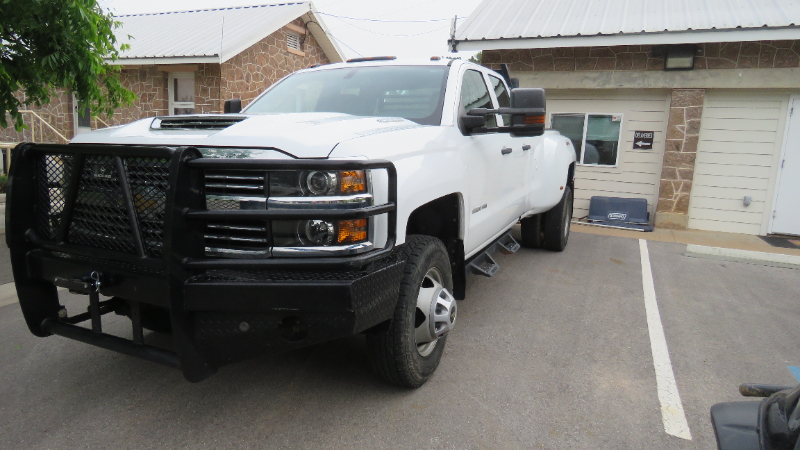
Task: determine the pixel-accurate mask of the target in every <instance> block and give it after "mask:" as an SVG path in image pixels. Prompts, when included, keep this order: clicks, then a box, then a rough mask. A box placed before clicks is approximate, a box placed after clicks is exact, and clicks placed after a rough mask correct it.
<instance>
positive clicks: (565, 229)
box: [543, 186, 572, 252]
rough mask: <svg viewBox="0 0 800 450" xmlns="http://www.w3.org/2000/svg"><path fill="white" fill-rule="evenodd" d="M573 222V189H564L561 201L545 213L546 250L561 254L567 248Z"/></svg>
mask: <svg viewBox="0 0 800 450" xmlns="http://www.w3.org/2000/svg"><path fill="white" fill-rule="evenodd" d="M571 221H572V189H571V188H570V187H569V186H565V187H564V195H563V196H562V197H561V201H560V202H558V204H557V205H556V206H554V207H553V209H551V210H550V211H547V212H546V213H544V219H543V222H544V248H546V249H548V250H553V251H555V252H560V251H562V250H564V248H566V246H567V241H568V240H569V228H570V222H571Z"/></svg>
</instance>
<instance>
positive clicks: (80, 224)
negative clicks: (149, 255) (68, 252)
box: [68, 155, 135, 253]
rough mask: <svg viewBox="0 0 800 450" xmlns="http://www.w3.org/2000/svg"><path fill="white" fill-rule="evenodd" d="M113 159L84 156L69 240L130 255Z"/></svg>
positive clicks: (131, 244) (129, 238)
mask: <svg viewBox="0 0 800 450" xmlns="http://www.w3.org/2000/svg"><path fill="white" fill-rule="evenodd" d="M119 176H120V174H119V173H118V171H117V167H116V164H115V158H114V157H113V156H98V155H91V156H87V157H86V159H85V160H84V163H83V170H81V178H80V181H79V182H78V194H77V197H76V198H75V206H74V207H73V208H74V209H73V212H72V223H71V224H70V228H69V237H68V239H69V241H70V242H72V243H74V244H81V245H87V246H89V247H98V248H104V249H108V250H117V251H122V252H126V253H134V248H135V246H134V242H133V234H132V230H131V226H130V224H129V223H128V215H127V211H126V210H125V200H124V198H123V196H122V189H121V188H120V184H119Z"/></svg>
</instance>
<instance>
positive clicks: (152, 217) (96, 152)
mask: <svg viewBox="0 0 800 450" xmlns="http://www.w3.org/2000/svg"><path fill="white" fill-rule="evenodd" d="M48 154H49V155H59V156H57V159H58V161H57V164H58V165H59V167H57V170H59V172H58V175H57V176H56V178H58V177H62V178H63V179H65V180H66V178H65V177H67V176H69V177H71V178H70V180H72V181H73V182H72V183H69V182H68V181H64V182H63V183H61V184H60V185H59V186H58V187H57V188H56V190H55V191H53V190H52V187H51V186H49V183H50V180H51V178H48V177H47V176H44V179H45V180H47V181H46V183H45V186H44V188H42V187H41V186H39V183H40V182H41V180H42V178H43V175H42V173H41V172H40V171H41V168H42V163H41V160H42V159H43V158H44V157H43V155H48ZM11 158H12V159H11V160H12V164H11V171H10V174H9V180H8V184H7V190H8V191H7V192H8V194H7V195H8V197H7V205H6V206H7V208H6V242H7V244H8V247H9V251H10V256H11V264H12V270H13V273H14V282H15V284H16V289H17V295H18V297H19V302H20V307H21V309H22V312H23V315H24V316H25V321H26V323H27V325H28V328H29V329H30V330H31V332H32V333H33V334H35V335H37V336H40V337H44V336H49V335H51V334H59V335H62V336H66V337H69V338H72V339H76V340H79V341H83V342H86V343H90V344H93V345H97V346H100V347H104V348H108V349H112V350H116V351H120V352H123V353H127V354H130V355H134V356H138V357H141V358H144V359H148V360H151V361H155V362H158V363H161V364H165V365H168V366H171V367H180V369H181V370H182V371H183V373H184V376H185V377H186V378H187V379H189V380H190V381H199V380H202V379H204V378H206V377H208V376H210V375H211V374H212V373H214V372H215V371H216V365H215V363H214V362H213V361H210V360H209V359H208V356H207V355H205V354H203V353H201V350H200V349H198V347H197V344H196V342H195V341H194V339H195V338H194V337H193V331H194V327H195V326H196V321H195V322H193V317H192V312H191V311H188V310H187V308H186V306H187V298H188V297H187V293H186V286H187V283H189V280H190V279H192V278H193V277H197V276H202V275H203V274H205V273H206V271H209V270H210V271H213V270H214V269H249V270H251V271H252V270H254V269H255V270H257V271H262V270H270V269H273V270H274V269H295V270H297V269H299V270H303V269H333V270H336V271H340V270H339V269H341V270H343V271H346V270H347V269H350V270H354V269H358V268H361V267H365V266H366V267H367V268H369V267H371V266H367V265H368V264H370V263H373V262H376V261H378V260H380V259H382V258H384V257H387V256H388V255H389V254H390V253H391V252H392V251H393V248H394V245H395V242H396V231H395V230H396V224H397V174H396V170H395V167H394V165H393V164H392V163H391V162H389V161H358V160H355V161H345V160H226V159H211V158H208V159H206V158H203V157H202V155H201V153H200V152H199V151H198V150H197V149H196V148H194V147H150V146H134V145H84V144H71V145H56V144H52V145H51V144H20V145H18V146H17V147H16V148H14V149H13V150H12V152H11ZM126 158H127V159H126ZM147 158H152V159H153V160H158V161H159V163H160V164H163V168H166V166H167V165H168V168H169V169H168V171H166V170H162V172H161V175H160V176H161V177H162V178H160V179H158V180H157V181H155V183H163V180H164V176H165V174H166V173H168V183H167V186H166V189H165V191H162V192H161V193H160V194H158V195H155V194H154V195H153V196H151V197H147V196H146V195H145V193H142V192H139V193H138V194H133V193H132V192H134V191H133V190H132V189H135V184H136V183H137V182H141V180H137V179H134V180H133V184H131V183H132V179H129V176H128V175H129V174H130V173H132V172H131V171H130V170H129V166H126V165H125V164H129V165H130V164H134V165H135V164H139V165H138V166H136V167H134V170H139V171H140V172H138V175H137V176H140V177H144V176H149V173H148V172H147V170H148V168H147V167H146V166H145V165H142V164H141V162H142V161H143V160H146V159H147ZM67 159H69V162H68V163H66V162H65V161H66V160H67ZM86 161H94V162H93V163H91V164H96V165H98V169H95V168H94V167H91V168H90V169H87V170H90V171H91V172H86V173H84V172H82V171H83V170H84V169H85V166H86ZM131 161H132V162H131ZM148 161H149V160H148ZM50 162H52V160H50ZM47 167H50V168H52V167H51V166H46V168H47ZM103 167H105V169H103ZM308 168H317V169H320V168H321V169H323V170H325V169H328V170H348V169H349V170H366V169H385V170H386V171H387V174H388V183H389V185H388V188H389V189H388V202H387V203H386V204H383V205H378V206H371V207H366V208H360V209H356V210H343V211H337V212H332V211H330V210H325V211H324V212H323V211H318V210H303V211H302V212H291V213H287V212H285V211H268V210H267V211H260V212H258V213H255V214H253V213H246V214H243V213H242V212H241V211H235V210H231V211H227V212H226V211H213V212H208V211H206V210H205V209H204V208H205V195H204V179H203V177H204V176H203V172H204V170H205V169H255V170H276V169H283V170H291V169H298V170H302V169H308ZM104 171H105V172H104ZM108 172H111V175H109V174H108ZM82 174H83V175H82ZM87 174H89V175H88V177H89V178H91V179H92V180H91V181H90V182H84V181H83V179H82V178H81V176H87ZM115 174H116V175H115ZM115 176H116V178H115ZM148 182H149V183H151V184H150V185H148V186H152V183H154V182H153V181H152V179H151V178H148ZM87 183H88V184H87ZM92 183H95V184H93V185H92V186H101V187H102V189H106V191H107V192H101V194H98V193H97V192H96V191H98V189H94V190H92V192H90V194H89V196H88V197H87V194H86V193H85V191H87V189H86V186H88V185H90V184H92ZM140 184H142V183H140ZM144 184H147V183H144ZM84 185H85V186H84ZM81 186H83V189H84V194H83V197H82V199H81V201H80V202H78V203H81V202H82V203H81V205H80V206H81V207H83V208H84V211H83V212H81V213H80V214H83V216H81V217H80V219H81V220H82V222H81V223H80V225H79V226H80V227H83V228H82V229H81V230H80V231H81V233H82V234H79V235H74V236H77V239H75V240H77V241H79V242H80V243H76V242H72V240H73V239H72V236H73V234H72V231H73V230H72V228H75V227H72V228H71V224H72V223H73V218H74V217H75V214H76V212H75V211H76V201H77V200H76V199H77V198H78V197H79V191H80V190H81ZM59 189H60V190H59ZM102 189H99V190H102ZM148 189H149V187H148ZM108 192H111V194H113V195H111V194H108ZM107 194H108V195H107ZM109 195H110V196H109ZM54 199H55V201H57V202H58V205H57V207H56V208H53V207H52V205H53V202H54ZM44 202H47V208H48V209H47V215H44V216H43V215H42V214H43V213H42V210H41V208H43V207H44V206H43V205H42V203H44ZM140 202H156V203H157V204H158V205H159V206H158V210H157V211H158V214H155V213H153V211H152V208H148V207H147V206H142V203H140ZM148 204H151V203H148ZM162 204H163V209H162V206H161V205H162ZM93 208H94V210H93ZM137 208H138V209H137ZM98 211H99V212H98ZM108 211H112V212H111V213H110V214H112V216H113V217H112V218H113V219H114V221H112V222H113V223H115V225H114V227H116V228H124V232H123V231H118V230H115V229H112V228H114V227H109V226H105V225H104V224H103V223H101V218H99V217H100V216H99V214H100V212H102V213H108ZM92 214H95V216H92ZM378 214H387V215H388V232H387V240H386V245H385V246H384V247H383V248H381V249H377V250H372V251H370V252H367V253H363V254H360V255H355V256H342V257H322V258H314V257H308V258H268V259H263V260H252V259H249V260H247V259H229V258H224V259H223V258H219V259H212V258H207V257H206V255H205V245H204V244H205V243H204V231H205V222H206V221H207V220H209V219H211V220H214V219H219V218H223V219H228V218H230V219H236V220H239V221H241V220H244V221H246V220H254V221H259V220H260V221H263V220H269V219H275V218H288V217H291V218H298V219H302V218H308V219H313V218H317V217H324V218H327V219H342V220H347V219H352V218H359V217H364V218H366V217H371V216H374V215H378ZM56 216H57V217H56ZM156 216H157V217H156ZM42 217H45V218H47V220H45V221H43V219H42ZM53 217H56V218H55V219H54V218H53ZM126 222H127V223H126ZM162 223H163V225H162ZM87 224H89V225H87ZM158 227H161V230H160V233H161V234H160V235H159V234H158V232H159V230H157V229H156V228H158ZM37 230H38V231H37ZM159 238H160V239H162V240H161V242H157V241H158V239H159ZM98 239H101V240H99V241H98ZM102 239H106V241H105V242H106V243H108V242H111V241H113V240H114V239H117V241H114V242H116V243H119V242H121V240H128V242H129V243H132V244H133V245H126V246H122V247H119V246H117V247H115V246H113V245H107V247H109V248H98V247H97V246H96V245H97V243H98V242H103V241H102ZM109 240H110V241H109ZM92 245H95V246H92ZM45 259H48V260H49V261H51V262H52V264H56V265H59V264H60V266H58V267H60V268H63V269H64V270H63V271H64V272H70V270H72V269H69V267H72V266H71V265H75V267H89V268H91V270H105V269H103V268H104V267H107V268H109V269H108V270H109V271H110V272H112V274H113V273H114V272H115V271H116V272H122V273H125V274H131V276H132V281H130V282H129V283H134V284H135V283H137V281H136V279H141V280H148V281H147V283H150V284H151V285H152V286H149V287H150V289H139V291H137V292H138V293H137V294H136V295H137V296H139V297H136V298H134V297H125V298H128V299H129V300H134V303H137V302H142V301H145V297H146V298H147V300H148V302H151V303H152V304H157V305H159V306H161V307H164V308H167V309H169V311H170V315H171V319H170V321H171V328H172V335H173V344H174V350H175V351H174V353H173V352H166V351H164V350H160V349H158V348H155V347H151V346H148V345H143V344H142V342H141V319H140V318H138V319H137V318H135V317H139V316H138V315H137V314H138V313H137V314H133V315H132V321H133V323H134V336H136V335H137V334H136V333H137V332H136V330H137V329H138V336H139V339H138V340H137V339H136V338H135V339H134V341H133V342H131V341H127V340H125V339H120V338H117V337H114V336H111V335H107V334H104V333H101V332H94V331H90V330H88V329H84V328H80V327H77V326H75V325H71V323H73V322H74V321H70V320H67V321H62V320H59V319H58V318H59V317H61V316H60V312H61V305H60V302H59V299H58V294H57V290H56V284H58V283H59V280H58V279H56V280H54V279H52V278H48V277H47V276H46V275H45V274H43V273H41V272H40V270H42V269H41V268H40V267H41V266H39V267H37V266H36V264H30V263H31V261H32V260H35V261H38V260H45ZM53 267H55V266H53ZM393 267H395V269H396V267H399V266H397V264H396V263H394V266H393ZM95 268H97V269H95ZM395 269H392V270H395ZM58 270H61V269H58ZM80 270H83V269H80ZM73 272H74V270H73ZM387 273H388V272H387ZM74 275H80V274H74ZM392 276H393V275H392ZM137 277H138V278H137ZM392 280H394V278H392ZM111 281H113V280H111ZM119 282H120V283H123V285H119V286H118V288H119V289H127V291H126V292H127V293H132V292H134V291H135V290H136V289H131V287H135V288H141V287H147V286H145V285H131V284H128V285H127V286H125V285H124V283H125V282H126V281H125V280H122V281H119ZM67 284H69V285H72V284H75V283H73V282H67ZM58 285H61V286H64V285H65V284H64V283H63V280H62V283H61V284H58ZM115 288H117V287H115V286H114V285H113V282H112V283H111V284H109V285H108V287H107V288H106V289H107V290H106V291H105V292H107V293H106V294H105V295H117V294H115V293H114V289H115ZM245 288H246V286H245ZM70 289H72V288H70ZM365 292H366V291H365ZM387 292H389V291H387ZM96 293H97V291H95V294H94V295H95V296H96V295H97V294H96ZM392 295H396V294H392ZM102 305H103V304H102V303H101V304H100V305H99V308H100V309H102V308H103V306H102ZM366 307H367V309H368V308H369V307H370V305H369V304H367V305H366ZM137 308H138V307H137ZM101 313H102V312H101ZM198 314H201V313H196V314H195V315H198ZM78 318H81V316H78ZM194 319H196V317H195V318H194ZM97 320H98V321H99V316H98V319H97ZM92 322H93V326H94V324H95V322H96V321H95V318H94V317H93V318H92ZM98 323H99V322H98Z"/></svg>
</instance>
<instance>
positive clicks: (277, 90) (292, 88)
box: [244, 66, 449, 125]
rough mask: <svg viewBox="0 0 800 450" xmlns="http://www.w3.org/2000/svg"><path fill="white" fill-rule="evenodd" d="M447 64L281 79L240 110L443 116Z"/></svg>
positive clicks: (428, 120) (430, 120)
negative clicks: (244, 108)
mask: <svg viewBox="0 0 800 450" xmlns="http://www.w3.org/2000/svg"><path fill="white" fill-rule="evenodd" d="M448 69H449V67H447V66H381V67H352V68H351V67H345V68H341V69H330V70H317V71H313V72H302V73H297V74H295V75H292V76H289V77H287V78H285V79H284V80H283V81H282V82H280V84H278V85H277V86H275V87H273V88H272V89H270V90H269V91H268V92H267V93H266V94H264V95H263V96H262V97H261V98H259V99H258V100H256V101H254V102H253V103H252V104H251V105H250V106H249V107H248V108H247V109H246V110H245V111H244V112H246V113H249V114H252V113H256V114H258V113H304V112H337V113H345V114H352V115H354V116H376V117H402V118H404V119H408V120H413V121H414V122H417V123H419V124H422V125H439V123H440V121H441V118H442V104H443V103H444V89H445V83H446V82H447V73H448Z"/></svg>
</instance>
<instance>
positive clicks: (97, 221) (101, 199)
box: [37, 154, 169, 257]
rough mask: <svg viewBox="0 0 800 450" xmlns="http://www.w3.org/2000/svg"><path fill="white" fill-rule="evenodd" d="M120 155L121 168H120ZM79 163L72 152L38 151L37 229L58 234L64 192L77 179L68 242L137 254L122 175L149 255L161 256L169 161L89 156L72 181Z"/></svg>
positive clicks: (51, 236)
mask: <svg viewBox="0 0 800 450" xmlns="http://www.w3.org/2000/svg"><path fill="white" fill-rule="evenodd" d="M118 159H121V162H122V169H123V170H122V171H120V170H119V169H118V163H117V160H118ZM75 162H76V159H75V157H74V156H73V155H60V154H43V155H40V156H39V161H38V164H39V167H38V171H37V173H38V178H39V179H38V180H37V182H38V186H39V205H38V215H39V220H38V224H39V227H38V228H39V229H38V232H39V233H40V234H41V235H42V236H43V237H45V238H47V239H56V238H57V234H58V230H59V228H60V226H61V225H62V220H63V219H64V216H63V210H64V205H65V202H66V198H65V197H66V193H67V191H68V190H70V189H71V188H72V187H73V185H72V184H73V183H77V192H76V194H75V203H74V205H73V209H72V216H71V218H70V223H69V227H68V231H67V235H66V241H67V242H70V243H73V244H78V245H85V246H88V247H94V248H101V249H106V250H114V251H119V252H125V253H134V254H135V253H136V245H135V238H134V232H135V229H134V228H133V226H132V224H131V222H130V219H129V217H128V211H127V208H126V205H125V197H124V195H125V194H124V193H123V190H122V189H123V188H122V186H123V183H122V182H123V180H124V181H127V184H128V185H129V186H130V190H131V192H130V195H131V199H132V200H133V203H134V207H135V211H134V216H135V220H136V227H137V228H138V231H139V234H140V235H141V239H142V242H143V244H144V251H145V254H146V255H147V256H152V257H161V255H162V246H163V229H164V210H165V204H166V198H167V189H168V178H169V160H168V159H162V158H143V157H123V158H120V157H117V156H107V155H87V156H86V157H85V158H84V160H83V166H82V168H81V170H80V171H79V172H78V179H77V180H73V179H72V177H73V176H74V175H73V174H74V165H75ZM121 172H122V173H121Z"/></svg>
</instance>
